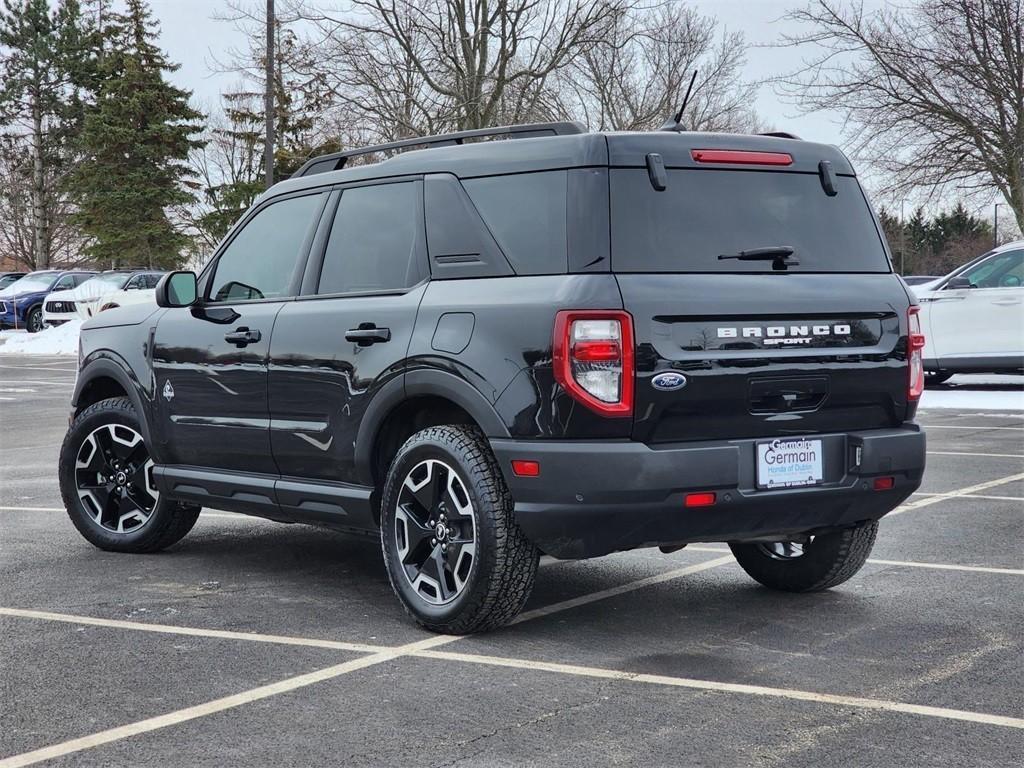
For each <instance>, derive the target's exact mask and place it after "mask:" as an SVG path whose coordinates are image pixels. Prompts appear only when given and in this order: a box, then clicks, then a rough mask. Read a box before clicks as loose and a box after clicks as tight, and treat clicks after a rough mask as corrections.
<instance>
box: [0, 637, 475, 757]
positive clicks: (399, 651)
mask: <svg viewBox="0 0 1024 768" xmlns="http://www.w3.org/2000/svg"><path fill="white" fill-rule="evenodd" d="M458 639H459V638H458V637H451V636H448V637H428V638H426V639H424V640H419V641H417V642H415V643H409V644H407V645H401V646H398V647H397V648H388V649H385V650H382V651H378V652H377V653H373V654H370V655H369V656H363V657H362V658H358V659H352V660H351V661H346V662H343V663H341V664H335V665H334V666H331V667H327V668H325V669H320V670H317V671H316V672H308V673H306V674H304V675H296V676H295V677H289V678H287V679H285V680H279V681H278V682H276V683H270V684H269V685H261V686H260V687H259V688H253V689H251V690H248V691H242V692H241V693H236V694H234V695H232V696H225V697H223V698H220V699H214V700H213V701H208V702H206V703H204V704H197V705H196V706H194V707H187V708H186V709H179V710H177V711H175V712H168V713H167V714H165V715H159V716H157V717H150V718H148V719H146V720H140V721H138V722H135V723H129V724H127V725H122V726H119V727H117V728H110V729H109V730H106V731H100V732H99V733H93V734H91V735H89V736H83V737H81V738H78V739H71V740H69V741H64V742H61V743H60V744H53V745H51V746H49V747H43V748H42V749H36V750H33V751H32V752H24V753H22V754H20V755H14V756H13V757H8V758H7V759H5V760H0V768H21V766H26V765H33V764H34V763H41V762H43V761H44V760H53V759H54V758H57V757H62V756H64V755H70V754H73V753H75V752H81V751H82V750H84V749H91V748H93V747H98V746H100V745H102V744H109V743H110V742H112V741H120V740H121V739H127V738H128V737H130V736H138V735H139V734H140V733H149V732H150V731H156V730H159V729H160V728H167V727H168V726H171V725H179V724H181V723H185V722H188V721H189V720H195V719H196V718H199V717H206V716H207V715H213V714H216V713H217V712H223V711H224V710H226V709H234V708H235V707H240V706H242V705H243V704H250V703H252V702H254V701H259V700H260V699H266V698H269V697H271V696H277V695H278V694H281V693H288V692H290V691H294V690H297V689H299V688H305V687H306V686H309V685H313V684H314V683H322V682H323V681H325V680H331V679H332V678H335V677H339V676H341V675H346V674H348V673H349V672H355V671H357V670H360V669H366V668H367V667H372V666H374V665H376V664H382V663H384V662H386V661H391V660H392V659H397V658H399V657H401V656H408V655H409V654H410V653H414V652H416V651H420V650H426V649H428V648H432V647H436V646H439V645H445V644H447V643H451V642H454V641H455V640H458Z"/></svg>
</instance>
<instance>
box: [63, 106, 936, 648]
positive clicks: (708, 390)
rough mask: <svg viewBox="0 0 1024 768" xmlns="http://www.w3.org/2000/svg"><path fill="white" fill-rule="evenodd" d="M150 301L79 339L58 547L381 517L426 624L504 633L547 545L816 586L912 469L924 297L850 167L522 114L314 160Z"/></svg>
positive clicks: (918, 458)
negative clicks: (72, 529) (706, 562)
mask: <svg viewBox="0 0 1024 768" xmlns="http://www.w3.org/2000/svg"><path fill="white" fill-rule="evenodd" d="M498 137H503V138H514V139H516V140H514V141H494V140H490V141H485V140H483V139H488V138H489V139H494V138H498ZM413 148H420V150H421V151H406V152H399V151H398V150H403V149H413ZM373 153H384V154H388V155H391V156H390V157H389V158H388V159H386V160H384V161H383V162H379V163H375V164H360V165H352V166H351V167H346V162H347V161H348V160H349V159H350V158H353V157H355V156H359V155H368V154H373ZM157 303H158V305H159V308H156V309H154V308H152V307H146V306H138V307H124V308H121V309H115V310H112V311H109V312H104V313H102V314H101V315H99V316H98V317H95V318H93V319H92V320H90V321H89V322H87V323H86V324H85V326H84V329H83V332H82V336H81V352H80V370H79V374H78V383H77V386H76V390H75V394H74V400H73V408H72V414H71V427H70V430H69V431H68V434H67V437H66V439H65V441H64V445H63V448H62V451H61V459H60V470H59V471H60V483H61V489H62V493H63V497H64V501H65V504H66V505H67V509H68V512H69V514H70V516H71V519H72V521H73V522H74V524H75V525H76V526H77V527H78V529H79V531H81V533H82V534H83V535H84V536H85V537H86V538H87V539H88V540H89V541H91V542H92V543H93V544H95V545H97V546H99V547H101V548H104V549H109V550H117V551H124V552H149V551H154V550H158V549H162V548H164V547H167V546H169V545H171V544H173V543H174V542H176V541H178V540H179V539H180V538H181V537H182V536H184V535H185V534H186V533H187V532H188V531H189V529H190V528H191V527H192V526H193V524H194V523H195V521H196V518H197V516H198V515H199V511H200V507H201V506H206V507H214V508H218V509H226V510H233V511H236V512H244V513H248V514H253V515H259V516H262V517H267V518H271V519H274V520H280V521H282V522H303V523H314V524H318V525H326V526H330V527H332V528H339V529H343V530H347V531H378V530H379V535H380V539H381V544H382V547H383V553H384V561H385V564H386V567H387V571H388V574H389V576H390V579H391V583H392V585H393V587H394V590H395V592H396V593H397V595H398V597H399V598H400V599H401V601H402V603H403V604H404V605H405V607H406V608H407V609H408V610H409V612H410V613H411V614H412V616H413V617H414V618H415V619H416V620H417V621H419V622H420V623H421V624H423V625H425V626H427V627H429V628H431V629H433V630H437V631H441V632H454V633H463V632H472V631H479V630H483V629H488V628H492V627H496V626H499V625H501V624H504V623H506V622H508V621H509V620H511V619H512V618H513V617H514V616H515V615H516V613H517V612H518V611H519V610H520V609H521V608H522V606H523V604H524V602H525V601H526V599H527V596H528V595H529V593H530V589H531V587H532V585H533V581H534V576H535V573H536V570H537V563H538V558H539V555H540V554H541V553H547V554H549V555H552V556H554V557H557V558H588V557H595V556H600V555H604V554H606V553H609V552H615V551H620V550H627V549H632V548H636V547H649V546H660V547H661V548H662V550H664V551H671V550H672V549H678V548H680V547H682V546H684V545H685V544H686V543H688V542H710V541H724V542H728V543H729V544H730V546H731V547H732V551H733V552H734V554H735V556H736V558H737V560H738V561H739V563H740V565H741V566H742V567H743V568H744V569H745V570H746V571H747V572H748V573H749V574H750V575H751V576H752V577H753V578H755V579H757V580H758V581H759V582H761V583H762V584H765V585H768V586H770V587H773V588H776V589H783V590H791V591H800V592H804V591H812V590H820V589H825V588H827V587H831V586H834V585H836V584H839V583H841V582H843V581H845V580H846V579H848V578H849V577H850V576H851V575H853V574H854V573H855V572H856V571H857V570H858V569H859V568H860V567H861V565H862V564H863V563H864V561H865V559H866V557H867V556H868V553H869V551H870V549H871V546H872V543H873V541H874V538H875V534H876V531H877V526H878V522H877V521H878V519H879V518H880V517H882V516H883V515H885V514H886V513H887V512H889V511H890V510H892V509H893V508H895V507H896V506H897V505H899V504H900V503H901V502H902V501H904V500H905V499H906V498H907V497H908V496H909V495H910V494H911V493H912V492H913V491H914V490H915V489H916V488H917V487H918V485H919V483H920V481H921V475H922V472H923V469H924V463H925V438H924V434H923V433H922V432H921V430H920V428H919V427H918V426H917V425H916V424H915V423H914V422H913V419H914V416H915V411H916V408H917V402H918V398H919V397H920V395H921V390H922V388H923V385H924V373H923V370H922V363H921V348H922V346H923V342H924V339H923V337H922V336H921V333H920V328H919V326H918V323H917V307H916V306H914V302H913V300H912V298H911V297H910V295H909V294H908V292H907V289H906V287H905V286H904V284H903V282H902V281H901V280H900V279H899V278H898V277H897V276H896V275H895V274H894V273H893V271H892V268H891V266H890V258H889V254H888V252H887V250H886V245H885V241H884V239H883V237H882V235H881V230H880V227H879V225H878V222H877V220H876V218H875V217H874V215H873V214H872V211H871V208H870V206H869V204H868V201H867V200H866V199H865V196H864V193H863V192H862V190H861V188H860V186H859V184H858V183H857V179H856V177H855V175H854V172H853V169H852V168H851V166H850V163H849V162H848V161H847V159H846V158H845V157H844V156H843V154H842V153H841V152H839V151H838V150H837V149H836V148H834V147H830V146H824V145H820V144H812V143H809V142H804V141H800V140H797V139H795V138H787V137H780V136H742V135H726V134H706V133H688V132H682V131H674V130H669V131H664V132H653V133H611V134H604V133H587V132H585V131H584V130H583V129H582V128H580V127H579V126H577V125H575V124H543V125H528V126H514V127H510V128H502V129H495V130H490V131H474V132H466V133H460V134H453V135H448V136H441V137H431V138H421V139H415V140H411V141H408V142H400V143H398V144H393V145H386V146H383V147H370V148H367V149H363V150H356V151H354V152H346V153H341V154H337V155H331V156H326V157H321V158H316V159H314V160H312V161H310V162H309V163H307V165H306V166H305V167H304V168H303V169H302V170H301V171H299V173H298V174H296V177H294V178H292V179H290V180H288V181H284V182H281V183H279V184H277V185H276V186H274V187H273V188H272V189H271V190H270V191H268V192H267V193H266V194H265V195H264V196H263V197H262V198H261V199H260V200H259V202H258V203H257V204H256V205H255V206H254V207H253V208H252V209H251V210H250V211H249V212H248V213H246V214H245V216H244V217H243V218H242V219H241V220H240V221H239V222H238V224H237V225H236V226H235V227H234V229H233V230H232V231H231V233H230V234H229V236H228V237H227V238H226V239H225V241H224V243H223V244H222V245H221V247H220V248H219V250H218V251H217V253H216V254H215V255H214V257H213V258H212V259H211V260H210V262H209V264H208V265H207V266H206V268H205V269H204V270H203V271H202V273H201V274H200V275H199V276H198V278H197V277H196V276H195V275H194V274H193V273H191V272H176V273H172V274H170V275H168V276H166V277H165V278H164V279H163V280H162V281H161V283H160V285H159V286H158V288H157Z"/></svg>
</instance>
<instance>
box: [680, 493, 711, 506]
mask: <svg viewBox="0 0 1024 768" xmlns="http://www.w3.org/2000/svg"><path fill="white" fill-rule="evenodd" d="M683 503H684V504H685V505H686V506H688V507H710V506H711V505H712V504H714V503H715V494H713V493H688V494H686V500H685V501H684V502H683Z"/></svg>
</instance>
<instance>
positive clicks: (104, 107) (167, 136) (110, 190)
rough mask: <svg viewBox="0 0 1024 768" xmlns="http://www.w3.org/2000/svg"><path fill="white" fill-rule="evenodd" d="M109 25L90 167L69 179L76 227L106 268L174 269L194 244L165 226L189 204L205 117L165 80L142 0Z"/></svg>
mask: <svg viewBox="0 0 1024 768" xmlns="http://www.w3.org/2000/svg"><path fill="white" fill-rule="evenodd" d="M126 6H127V8H126V11H125V12H124V13H123V14H114V13H111V14H110V15H109V19H107V18H105V19H104V22H103V23H104V29H103V36H102V37H103V40H104V46H103V51H102V56H101V57H100V61H99V65H98V69H99V77H98V84H97V94H96V99H95V104H93V105H91V106H90V107H89V108H88V109H87V111H86V115H85V124H84V130H83V132H82V147H83V150H84V159H83V161H82V162H81V163H80V164H79V166H78V168H77V169H76V171H75V173H74V174H73V176H72V179H71V188H72V190H73V192H74V195H75V197H76V200H77V202H78V206H79V210H78V212H77V214H76V218H77V220H78V222H79V224H80V226H81V228H82V230H83V231H84V232H85V233H86V234H87V235H89V237H90V238H91V239H92V242H91V244H90V246H89V249H90V253H91V255H92V256H93V257H94V258H95V259H96V260H97V261H98V262H100V263H102V264H110V265H114V266H117V265H149V266H161V267H174V266H177V265H178V264H179V263H180V262H181V258H182V252H183V249H184V247H185V246H186V245H187V243H188V237H187V236H186V235H185V234H183V233H182V232H180V231H178V229H177V228H176V227H175V226H174V224H173V223H172V221H171V220H170V218H169V216H168V209H169V208H170V207H171V206H176V205H185V204H187V203H189V202H190V201H191V200H193V199H194V198H193V194H192V191H191V188H192V187H193V186H194V184H191V183H190V177H191V175H192V174H191V171H190V170H189V169H188V166H187V165H186V160H187V158H188V153H189V150H190V149H192V148H193V147H195V146H197V144H198V142H197V141H196V140H195V139H194V138H193V137H194V135H195V134H196V133H197V132H198V131H199V126H198V125H197V122H198V121H199V120H201V118H202V115H201V114H200V113H199V112H197V111H196V110H194V109H192V108H191V107H190V106H189V103H188V99H189V96H190V95H191V94H190V93H189V92H188V91H184V90H182V89H180V88H176V87H175V86H173V85H171V84H170V83H169V82H167V80H166V79H165V74H166V73H169V72H174V71H175V70H176V69H177V68H178V65H175V64H172V63H171V62H169V61H168V60H167V58H166V57H165V56H164V54H163V52H162V51H160V49H159V48H158V47H157V45H156V42H155V41H156V37H157V34H158V25H157V23H156V22H155V21H154V20H153V18H152V13H151V12H150V10H149V8H148V6H147V4H146V2H145V0H126Z"/></svg>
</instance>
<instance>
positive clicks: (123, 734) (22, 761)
mask: <svg viewBox="0 0 1024 768" xmlns="http://www.w3.org/2000/svg"><path fill="white" fill-rule="evenodd" d="M730 560H732V558H730V557H721V558H717V559H715V560H710V561H708V562H706V563H701V564H699V565H696V566H690V567H689V568H679V569H677V570H675V571H670V572H669V573H666V574H662V575H661V576H660V577H652V578H647V579H639V580H637V581H632V582H629V583H627V584H623V585H621V586H620V587H616V588H613V589H606V590H601V591H600V592H594V593H592V594H590V595H584V596H583V597H580V598H575V599H573V600H565V601H563V602H561V603H555V604H554V605H551V606H547V608H542V609H538V610H536V611H530V612H529V613H528V614H521V615H520V617H519V620H520V621H522V620H526V619H524V617H527V616H529V618H536V617H538V616H546V615H548V614H550V613H555V612H557V611H564V610H568V609H570V608H575V607H576V606H578V605H585V604H587V603H592V602H594V601H595V600H602V599H604V598H606V597H613V596H615V595H621V594H624V593H626V592H631V591H633V590H637V589H642V588H643V587H645V586H648V585H649V584H656V583H659V582H661V581H667V580H669V579H671V578H678V577H680V576H684V575H686V574H688V573H696V572H697V571H700V570H706V569H708V568H713V567H715V566H716V565H724V564H725V563H726V562H729V561H730ZM0 615H8V616H24V617H27V618H36V619H49V620H56V621H65V622H68V623H75V621H80V620H81V619H83V618H85V619H87V623H89V624H95V625H97V626H107V627H119V628H123V629H138V630H143V631H164V632H168V631H169V630H170V629H171V628H170V627H168V626H167V625H163V626H161V625H151V624H144V623H139V622H126V621H114V620H107V619H89V618H88V617H81V616H66V615H63V614H47V613H45V612H42V611H23V610H21V609H15V608H0ZM173 629H174V630H186V631H173V632H171V634H190V635H196V636H203V635H205V634H206V632H207V631H206V630H198V629H197V630H190V629H189V628H185V627H176V628H173ZM211 632H217V630H211ZM231 634H233V633H231ZM240 634H247V633H240ZM210 636H220V637H225V636H226V635H224V634H222V633H217V634H216V635H210ZM256 637H263V638H271V637H273V636H270V635H263V636H259V635H256ZM250 639H251V638H250ZM460 639H462V638H461V637H460V636H458V635H448V636H436V637H429V638H427V639H425V640H420V641H418V642H415V643H409V644H407V645H402V646H398V647H395V648H383V649H381V650H377V651H375V652H373V653H371V654H370V655H368V656H364V657H362V658H360V659H354V660H352V661H347V662H344V663H343V664H336V665H334V666H332V667H327V668H326V669H322V670H319V671H317V672H310V673H308V674H304V675H298V676H296V677H290V678H288V679H286V680H281V681H280V682H277V683H271V684H270V685H264V686H260V687H259V688H253V689H252V690H249V691H243V692H241V693H237V694H234V695H232V696H226V697H224V698H221V699H216V700H215V701H210V702H207V703H205V704H199V705H197V706H194V707H188V708H186V709H181V710H177V711H175V712H168V713H167V714H164V715H160V716H158V717H151V718H148V719H146V720H141V721H139V722H136V723H129V724H128V725H122V726H119V727H117V728H111V729H109V730H106V731H101V732H99V733H95V734H92V735H90V736H83V737H81V738H78V739H71V740H69V741H65V742H62V743H60V744H54V745H52V746H49V747H43V748H42V749H37V750H33V751H32V752H25V753H23V754H20V755H14V756H13V757H9V758H7V759H5V760H0V768H20V767H21V766H26V765H32V764H34V763H38V762H42V761H43V760H52V759H53V758H55V757H61V756H62V755H69V754H72V753H74V752H80V751H82V750H84V749H91V748H92V747H98V746H100V745H102V744H108V743H110V742H112V741H119V740H121V739H126V738H128V737H130V736H136V735H138V734H140V733H148V732H149V731H155V730H158V729H160V728H166V727H168V726H171V725H177V724H179V723H183V722H186V721H188V720H195V719H196V718H199V717H205V716H206V715H212V714H215V713H217V712H223V711H224V710H225V709H232V708H234V707H239V706H241V705H243V704H248V703H250V702H253V701H258V700H260V699H265V698H268V697H270V696H276V695H277V694H279V693H287V692H289V691H294V690H295V689H297V688H304V687H306V686H308V685H312V684H313V683H319V682H322V681H324V680H330V679H332V678H335V677H339V676H340V675H344V674H348V673H349V672H355V671H356V670H360V669H365V668H366V667H370V666H373V665H375V664H381V663H383V662H385V661H391V660H392V659H397V658H400V657H402V656H409V655H411V654H413V653H416V652H417V651H421V650H426V649H429V648H436V647H437V646H440V645H447V644H448V643H454V642H455V641H456V640H460ZM259 642H273V641H272V640H270V639H263V640H260V641H259ZM317 642H319V641H310V642H306V643H295V644H310V645H311V644H315V643H317Z"/></svg>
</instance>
